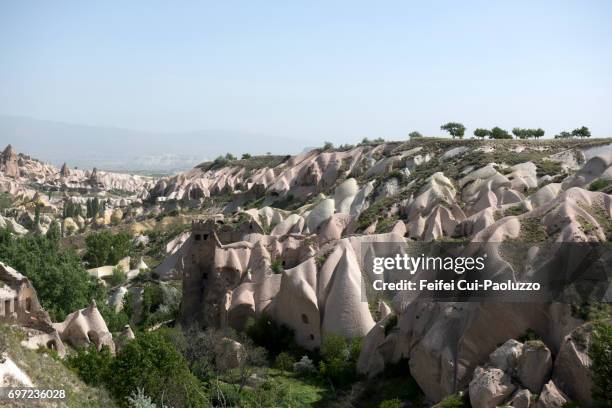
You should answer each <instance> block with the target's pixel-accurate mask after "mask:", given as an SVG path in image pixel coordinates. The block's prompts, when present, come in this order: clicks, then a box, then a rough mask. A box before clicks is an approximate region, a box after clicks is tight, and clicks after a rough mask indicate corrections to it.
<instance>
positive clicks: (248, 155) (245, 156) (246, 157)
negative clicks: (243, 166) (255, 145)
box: [242, 153, 253, 160]
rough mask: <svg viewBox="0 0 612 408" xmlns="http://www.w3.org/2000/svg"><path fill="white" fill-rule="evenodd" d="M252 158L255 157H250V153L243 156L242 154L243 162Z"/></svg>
mask: <svg viewBox="0 0 612 408" xmlns="http://www.w3.org/2000/svg"><path fill="white" fill-rule="evenodd" d="M251 157H253V156H251V155H250V154H248V153H243V154H242V160H248V159H250V158H251Z"/></svg>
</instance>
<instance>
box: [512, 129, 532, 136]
mask: <svg viewBox="0 0 612 408" xmlns="http://www.w3.org/2000/svg"><path fill="white" fill-rule="evenodd" d="M512 134H513V135H514V137H515V138H516V139H527V137H528V136H527V135H528V133H527V129H521V128H518V127H515V128H513V129H512Z"/></svg>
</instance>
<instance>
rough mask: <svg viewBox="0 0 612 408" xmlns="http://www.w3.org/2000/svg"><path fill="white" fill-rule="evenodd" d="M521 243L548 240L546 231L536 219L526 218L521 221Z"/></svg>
mask: <svg viewBox="0 0 612 408" xmlns="http://www.w3.org/2000/svg"><path fill="white" fill-rule="evenodd" d="M520 234H521V238H520V239H521V241H523V242H544V241H546V240H547V239H548V234H547V233H546V229H545V228H544V227H543V226H542V224H540V220H539V219H536V218H525V219H522V220H521V232H520Z"/></svg>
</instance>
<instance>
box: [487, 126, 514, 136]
mask: <svg viewBox="0 0 612 408" xmlns="http://www.w3.org/2000/svg"><path fill="white" fill-rule="evenodd" d="M489 138H490V139H512V136H511V135H510V134H509V133H508V132H507V131H505V130H504V129H502V128H500V127H498V126H495V127H494V128H493V129H491V134H490V135H489Z"/></svg>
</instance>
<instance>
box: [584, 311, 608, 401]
mask: <svg viewBox="0 0 612 408" xmlns="http://www.w3.org/2000/svg"><path fill="white" fill-rule="evenodd" d="M589 357H590V358H591V361H592V364H591V372H592V374H593V399H594V400H595V401H607V400H608V398H610V396H611V395H612V326H611V325H609V324H606V323H598V324H595V327H594V331H593V334H592V338H591V345H590V347H589Z"/></svg>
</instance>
